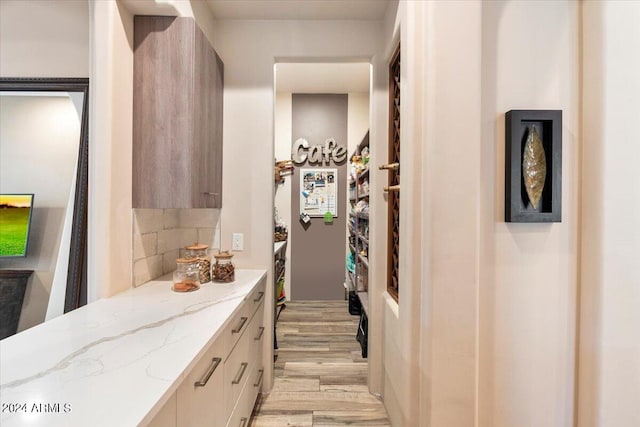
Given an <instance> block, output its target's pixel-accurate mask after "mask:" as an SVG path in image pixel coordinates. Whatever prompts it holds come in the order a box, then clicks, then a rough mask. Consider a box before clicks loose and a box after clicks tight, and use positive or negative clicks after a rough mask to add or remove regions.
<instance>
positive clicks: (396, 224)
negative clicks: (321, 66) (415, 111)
mask: <svg viewBox="0 0 640 427" xmlns="http://www.w3.org/2000/svg"><path fill="white" fill-rule="evenodd" d="M389 163H398V164H399V163H400V44H398V47H397V48H396V50H395V52H394V54H393V56H392V57H391V62H390V63H389ZM399 185H400V168H397V169H395V170H393V169H392V170H389V187H392V186H399ZM388 206H389V214H388V226H387V228H388V235H387V242H388V246H387V291H388V292H389V294H391V296H393V297H394V298H395V299H396V301H397V300H398V296H399V293H400V289H399V283H398V265H399V264H398V261H399V250H400V190H397V191H389V199H388Z"/></svg>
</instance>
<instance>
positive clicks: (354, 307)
mask: <svg viewBox="0 0 640 427" xmlns="http://www.w3.org/2000/svg"><path fill="white" fill-rule="evenodd" d="M361 313H362V304H361V303H360V298H358V294H357V293H356V291H349V314H354V315H356V316H359V315H360V314H361Z"/></svg>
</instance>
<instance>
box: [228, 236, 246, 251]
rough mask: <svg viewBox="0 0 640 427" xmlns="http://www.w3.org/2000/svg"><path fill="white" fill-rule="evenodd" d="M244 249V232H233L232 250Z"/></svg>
mask: <svg viewBox="0 0 640 427" xmlns="http://www.w3.org/2000/svg"><path fill="white" fill-rule="evenodd" d="M243 249H244V234H242V233H233V241H232V243H231V250H233V251H241V250H243Z"/></svg>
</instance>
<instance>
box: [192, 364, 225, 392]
mask: <svg viewBox="0 0 640 427" xmlns="http://www.w3.org/2000/svg"><path fill="white" fill-rule="evenodd" d="M220 362H222V359H221V358H219V357H214V358H213V359H211V366H209V370H208V371H207V373H206V374H204V377H202V379H201V380H200V381H196V382H195V383H193V385H195V386H196V387H204V386H206V385H207V382H209V378H211V375H213V372H214V371H215V370H216V368H217V367H218V365H219V364H220Z"/></svg>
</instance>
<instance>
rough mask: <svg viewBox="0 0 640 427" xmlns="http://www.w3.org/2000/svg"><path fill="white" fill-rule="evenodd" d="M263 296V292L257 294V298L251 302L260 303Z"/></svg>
mask: <svg viewBox="0 0 640 427" xmlns="http://www.w3.org/2000/svg"><path fill="white" fill-rule="evenodd" d="M263 296H264V292H258V298H256V299H254V300H253V302H260V300H261V299H262V297H263Z"/></svg>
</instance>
